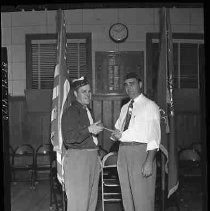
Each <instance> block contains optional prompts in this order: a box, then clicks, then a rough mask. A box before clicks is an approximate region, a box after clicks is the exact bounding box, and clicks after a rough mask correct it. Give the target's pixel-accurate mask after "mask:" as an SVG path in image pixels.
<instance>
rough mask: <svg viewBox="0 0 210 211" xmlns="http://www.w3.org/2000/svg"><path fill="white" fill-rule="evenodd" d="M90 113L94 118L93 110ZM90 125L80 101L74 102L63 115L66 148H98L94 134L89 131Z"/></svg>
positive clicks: (62, 125)
mask: <svg viewBox="0 0 210 211" xmlns="http://www.w3.org/2000/svg"><path fill="white" fill-rule="evenodd" d="M89 110H90V109H89ZM90 112H91V115H92V116H93V113H92V111H91V110H90ZM93 119H94V117H93ZM89 125H90V122H89V119H88V115H87V111H86V108H85V107H84V106H83V105H82V104H81V103H79V102H78V101H73V102H72V104H71V106H70V107H69V108H68V109H67V110H65V111H64V113H63V115H62V121H61V128H62V136H63V143H64V146H65V147H66V148H67V149H94V148H98V146H96V145H95V143H94V142H93V137H92V134H90V133H89V131H88V126H89Z"/></svg>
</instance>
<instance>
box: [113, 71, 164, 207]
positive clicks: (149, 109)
mask: <svg viewBox="0 0 210 211" xmlns="http://www.w3.org/2000/svg"><path fill="white" fill-rule="evenodd" d="M124 86H125V91H126V93H127V95H128V96H129V98H130V101H129V102H128V103H127V104H125V105H124V106H123V107H122V109H121V112H120V115H119V118H118V119H117V121H116V124H115V128H116V130H115V131H114V132H113V133H112V138H113V140H118V141H120V146H119V151H118V164H117V169H118V174H119V180H120V185H121V191H122V199H123V206H124V210H125V211H154V204H155V201H154V200H155V182H156V162H155V155H156V152H157V150H159V145H160V138H161V131H160V113H159V107H158V106H157V104H156V103H155V102H153V101H152V100H150V99H148V98H147V97H145V96H144V95H143V94H142V91H141V90H142V81H141V80H140V79H139V77H138V75H137V74H136V73H128V74H127V75H126V78H125V81H124Z"/></svg>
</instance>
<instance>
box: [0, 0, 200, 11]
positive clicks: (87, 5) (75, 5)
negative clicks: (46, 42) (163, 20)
mask: <svg viewBox="0 0 210 211" xmlns="http://www.w3.org/2000/svg"><path fill="white" fill-rule="evenodd" d="M4 1H6V0H4ZM4 1H3V2H1V12H17V11H32V10H36V11H41V10H57V9H59V8H60V9H63V10H71V9H94V8H160V7H169V8H172V7H176V8H203V7H204V5H203V3H176V2H174V3H171V2H168V1H167V2H162V3H154V2H132V1H129V3H128V2H123V1H122V2H118V3H117V2H114V1H112V2H107V3H105V2H103V1H100V0H98V1H97V2H93V1H91V2H88V1H86V2H85V1H79V0H77V1H72V0H71V1H68V2H69V3H62V1H59V2H60V3H53V1H52V0H51V2H52V3H46V2H47V1H46V0H45V3H43V2H41V1H40V0H39V1H40V2H39V1H35V3H34V4H33V0H31V1H30V2H31V3H30V4H14V3H13V4H9V3H8V0H7V2H4ZM37 3H39V4H37Z"/></svg>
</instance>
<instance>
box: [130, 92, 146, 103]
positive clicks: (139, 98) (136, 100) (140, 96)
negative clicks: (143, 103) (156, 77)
mask: <svg viewBox="0 0 210 211" xmlns="http://www.w3.org/2000/svg"><path fill="white" fill-rule="evenodd" d="M142 98H143V94H142V93H141V94H140V95H139V96H138V97H136V98H135V99H134V103H136V102H138V101H140V100H141V99H142ZM131 100H132V99H130V101H129V102H131Z"/></svg>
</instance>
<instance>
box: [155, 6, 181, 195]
mask: <svg viewBox="0 0 210 211" xmlns="http://www.w3.org/2000/svg"><path fill="white" fill-rule="evenodd" d="M160 36H161V38H160V54H159V66H158V81H157V103H158V105H159V106H160V108H161V111H162V115H161V116H162V121H161V146H160V149H161V150H162V152H163V153H164V155H165V156H166V163H165V166H163V168H165V172H166V173H167V174H168V184H167V187H168V190H167V195H168V198H169V197H170V196H171V195H172V194H173V193H174V192H175V191H176V190H177V188H178V184H179V182H178V171H177V153H176V140H175V125H174V124H175V121H174V105H173V68H174V65H173V42H172V32H171V25H170V11H169V8H167V9H166V8H161V10H160Z"/></svg>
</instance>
